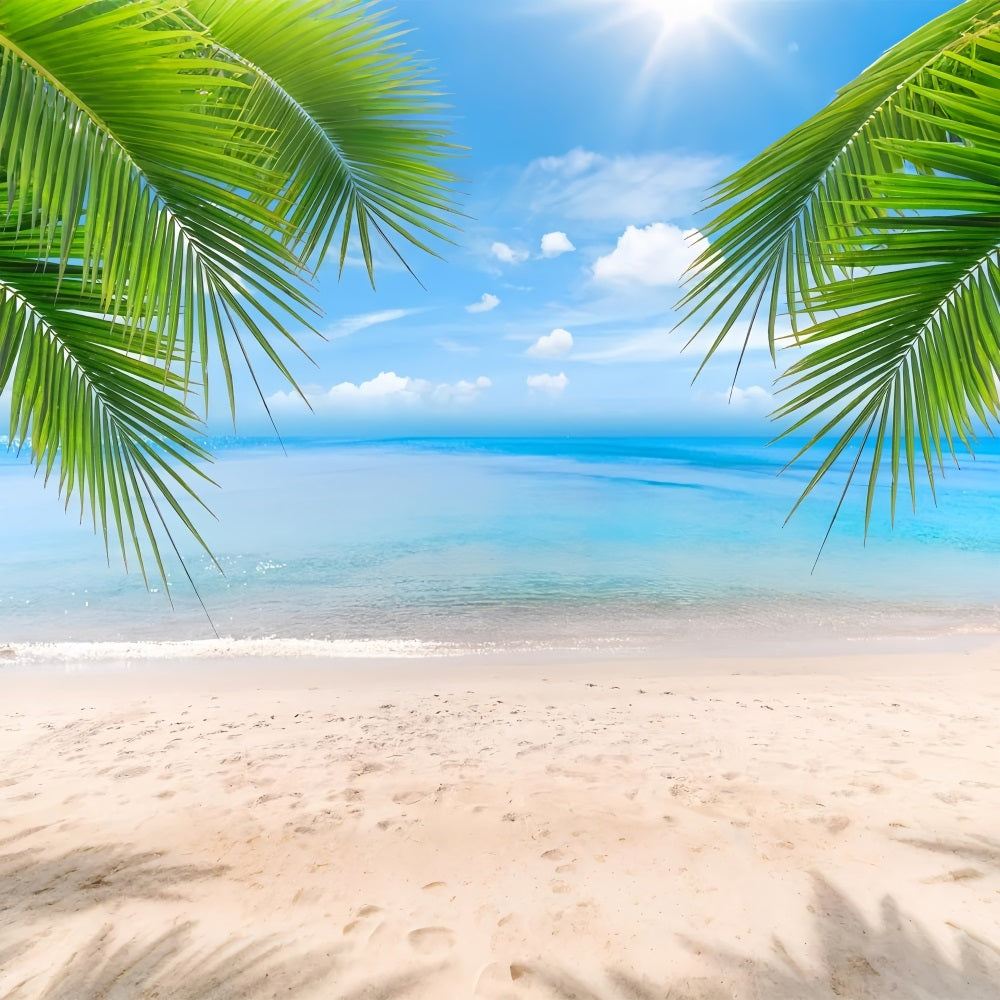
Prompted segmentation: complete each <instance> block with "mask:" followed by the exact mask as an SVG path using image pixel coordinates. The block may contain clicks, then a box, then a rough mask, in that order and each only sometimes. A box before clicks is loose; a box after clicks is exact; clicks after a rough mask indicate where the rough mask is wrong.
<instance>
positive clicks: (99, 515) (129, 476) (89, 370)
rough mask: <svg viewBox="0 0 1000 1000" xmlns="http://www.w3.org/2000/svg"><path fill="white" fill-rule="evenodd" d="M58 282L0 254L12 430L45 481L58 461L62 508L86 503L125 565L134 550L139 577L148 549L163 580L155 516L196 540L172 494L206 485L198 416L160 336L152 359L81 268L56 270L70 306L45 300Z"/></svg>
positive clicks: (0, 351)
mask: <svg viewBox="0 0 1000 1000" xmlns="http://www.w3.org/2000/svg"><path fill="white" fill-rule="evenodd" d="M58 281H59V275H58V272H57V271H56V270H55V269H54V268H53V269H52V270H49V271H45V270H42V271H39V270H36V268H35V267H34V266H33V265H31V264H30V263H25V264H23V265H21V267H20V268H18V267H17V266H15V265H14V264H13V263H12V262H11V261H9V260H5V261H4V277H3V280H2V281H0V386H8V385H9V386H10V388H11V413H10V431H11V438H12V439H14V440H16V441H19V442H28V443H29V444H30V450H31V457H32V460H33V462H34V464H35V466H36V468H38V469H39V470H40V471H41V472H42V473H43V474H44V479H45V481H46V482H47V481H48V480H49V478H50V476H52V475H53V473H54V471H55V470H56V469H57V468H58V476H57V481H58V489H59V491H60V493H61V494H63V495H64V496H65V498H66V504H67V506H68V505H69V502H70V498H71V496H72V495H73V494H74V493H75V494H76V495H77V499H78V502H79V505H80V516H81V518H82V517H83V515H84V510H85V508H86V507H89V509H90V513H91V517H92V521H93V525H94V528H95V530H98V531H100V532H101V533H102V534H103V535H104V537H105V539H106V540H107V539H109V538H112V537H116V538H117V540H118V542H119V545H120V548H121V552H122V555H123V557H124V558H125V561H126V565H127V564H128V561H129V555H130V553H131V554H132V555H133V556H134V558H135V560H136V562H137V565H138V567H139V569H140V570H141V571H142V574H143V578H144V579H147V580H148V576H147V566H146V561H145V557H144V551H145V550H148V551H149V552H150V553H151V555H152V558H153V560H154V564H155V567H156V570H157V573H158V575H159V576H160V577H161V578H165V572H164V568H163V562H162V558H161V553H160V548H159V545H158V543H157V534H158V533H159V532H161V531H162V530H163V529H164V528H166V525H165V524H162V523H157V521H158V520H159V517H160V514H161V513H163V512H164V511H165V509H166V508H169V509H170V510H172V511H173V512H174V514H175V515H176V516H177V517H178V518H179V519H180V521H181V523H183V524H184V525H185V526H186V527H187V528H188V530H189V531H190V532H191V533H192V535H193V536H194V537H195V538H196V539H197V540H198V541H201V539H200V536H199V534H198V532H197V530H196V528H195V526H194V525H193V523H192V522H191V521H190V519H189V517H188V515H187V514H186V512H185V510H184V505H183V504H182V503H181V502H180V499H179V498H181V497H184V496H186V497H187V498H188V499H190V500H194V501H196V502H197V494H196V493H195V491H194V489H193V488H192V486H191V485H190V482H189V479H190V478H195V479H200V480H202V481H208V480H207V477H206V476H205V473H204V472H203V471H202V470H201V467H200V463H203V462H204V461H205V460H206V459H208V458H209V456H208V454H207V453H206V452H205V450H204V449H203V448H202V447H200V446H199V445H198V444H197V442H196V441H195V440H194V437H193V435H194V433H195V430H196V427H197V418H196V417H195V414H194V413H192V412H191V411H190V410H189V409H188V408H187V407H186V406H185V405H184V403H183V402H182V401H181V399H180V397H179V394H178V393H179V391H180V389H181V388H182V386H181V382H180V379H179V378H178V377H177V376H176V375H172V374H170V373H169V372H166V371H165V370H164V364H163V362H164V360H165V357H166V343H165V341H164V340H163V339H162V338H160V337H157V336H155V335H152V334H151V335H148V336H147V337H146V338H145V340H146V343H147V345H148V349H151V350H152V353H151V355H150V356H140V355H136V354H134V353H130V352H128V351H127V350H126V349H125V348H124V346H123V345H124V333H125V331H124V324H122V323H121V322H120V321H116V320H114V319H111V318H109V317H107V316H106V315H103V314H101V313H100V312H99V311H98V310H99V309H100V300H99V298H98V297H97V296H93V295H88V294H87V293H86V292H85V291H84V277H83V273H82V269H81V268H80V267H78V266H75V265H69V266H68V267H67V268H66V269H65V271H64V273H63V275H62V284H63V287H64V293H65V297H66V298H67V299H69V298H70V297H72V301H73V308H71V309H68V308H64V307H62V306H60V305H58V304H55V303H54V300H53V286H54V285H55V284H56V283H57V282H58ZM178 466H179V467H180V468H181V469H183V470H184V471H185V472H186V473H187V474H188V476H187V477H185V476H183V475H181V474H179V472H178Z"/></svg>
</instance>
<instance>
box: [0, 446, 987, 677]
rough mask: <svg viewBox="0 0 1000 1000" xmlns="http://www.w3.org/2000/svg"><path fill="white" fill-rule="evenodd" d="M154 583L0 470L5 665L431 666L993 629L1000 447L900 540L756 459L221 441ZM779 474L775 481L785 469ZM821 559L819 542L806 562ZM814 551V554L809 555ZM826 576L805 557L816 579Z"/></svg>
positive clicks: (837, 478) (628, 449)
mask: <svg viewBox="0 0 1000 1000" xmlns="http://www.w3.org/2000/svg"><path fill="white" fill-rule="evenodd" d="M207 444H208V446H209V447H210V448H211V449H212V450H213V452H214V454H215V456H216V462H215V463H214V465H213V466H212V467H211V469H210V474H211V476H212V477H213V479H214V480H215V481H216V483H217V484H218V488H215V487H212V486H208V487H206V488H205V490H204V496H205V499H206V501H207V503H208V505H209V506H210V507H211V509H212V511H213V513H214V517H213V518H209V517H207V516H206V517H202V518H201V519H200V521H199V526H200V528H201V529H202V532H203V535H204V538H205V540H206V542H207V543H208V545H209V547H210V549H211V551H212V553H213V554H214V556H215V560H216V562H217V563H218V567H216V566H215V565H214V564H213V562H212V560H211V559H210V558H208V556H207V555H206V554H205V553H204V552H203V551H201V550H200V549H199V548H198V546H197V545H195V544H194V543H193V542H192V541H191V540H190V539H189V538H186V537H184V536H182V535H181V536H178V539H177V540H178V546H179V549H180V553H181V556H182V557H183V560H184V563H185V564H186V567H187V570H188V572H190V576H191V582H189V580H188V579H187V576H186V574H185V572H184V570H183V568H182V566H181V564H180V563H179V562H178V561H177V560H176V559H173V558H171V559H170V560H169V561H168V574H167V575H168V581H167V584H168V585H167V586H164V583H163V582H162V581H160V580H158V579H156V578H155V577H154V578H151V579H150V580H149V583H148V586H147V585H146V584H145V583H144V581H143V579H142V576H141V575H140V574H139V573H137V572H135V571H134V570H133V571H131V572H126V571H124V570H123V568H122V565H121V559H120V556H118V555H117V553H116V552H115V551H114V550H113V549H112V551H111V553H110V556H109V555H108V554H107V553H106V552H105V547H104V543H103V540H102V539H101V538H99V537H97V536H96V535H95V534H94V532H93V528H92V525H90V524H89V523H88V522H86V521H85V522H84V523H83V524H82V525H81V523H80V519H79V511H78V509H75V508H73V507H72V505H71V508H70V511H69V512H66V511H65V510H64V508H63V503H62V501H61V500H60V499H59V498H58V497H57V495H56V491H55V490H54V489H51V488H46V489H43V487H42V483H41V481H40V480H39V479H38V478H36V477H35V475H34V473H33V469H32V467H31V465H30V462H28V461H27V460H26V458H25V457H24V456H21V457H18V456H15V455H14V454H11V453H8V454H6V455H5V456H4V457H2V458H0V509H2V511H3V523H4V531H3V533H2V535H0V651H2V649H3V647H4V646H6V647H8V648H9V649H10V650H16V651H17V652H18V653H19V654H21V655H23V656H30V655H32V654H34V655H39V656H42V655H44V656H46V657H49V658H51V657H57V658H58V657H59V656H64V657H75V658H80V657H81V656H85V655H87V652H88V651H90V652H91V653H92V654H93V655H95V656H97V655H103V654H102V651H104V652H105V653H106V652H107V651H108V650H112V651H114V650H115V649H119V651H120V648H121V644H129V645H128V649H129V650H130V655H133V654H136V655H139V654H138V653H137V651H145V653H146V655H150V656H156V655H161V656H168V655H181V654H182V653H183V654H185V655H189V654H190V653H191V652H192V651H198V650H201V651H204V652H206V654H210V653H212V652H213V651H214V652H215V653H218V652H219V651H220V650H226V649H244V650H249V649H253V650H264V651H270V652H282V653H288V654H292V655H295V654H297V653H302V654H309V655H316V654H327V653H328V654H331V655H348V656H366V655H371V656H424V655H431V654H433V655H438V654H448V653H470V652H481V651H497V650H501V651H502V650H511V651H514V650H517V651H531V650H538V649H549V650H615V649H621V650H646V649H661V648H664V647H669V646H670V645H671V644H674V643H685V644H689V645H690V644H692V643H693V644H697V643H698V642H699V641H705V642H708V641H710V640H711V641H713V642H715V641H726V642H737V643H739V642H740V641H742V640H743V639H746V640H748V641H749V640H753V639H756V640H759V639H768V640H772V641H774V640H788V641H795V640H801V639H805V638H824V637H833V638H837V639H840V640H844V641H850V640H854V639H879V638H886V639H892V638H899V637H910V638H921V637H925V636H939V635H942V634H968V633H991V632H994V631H997V630H1000V558H998V556H1000V516H998V515H1000V446H998V445H997V443H996V442H994V441H991V440H989V441H985V442H983V443H982V446H981V447H979V448H977V456H976V458H975V460H971V459H969V458H968V456H966V457H965V458H964V459H963V461H962V463H961V464H962V468H961V469H958V468H955V467H954V466H950V467H946V470H945V472H946V475H945V477H944V479H943V480H941V479H940V478H939V479H938V483H937V497H936V503H935V501H934V499H933V498H932V497H931V494H930V491H929V490H928V489H927V488H926V486H925V487H924V488H923V489H922V491H921V492H920V493H919V494H918V503H917V510H916V512H914V511H913V510H912V509H911V506H910V502H909V497H908V495H907V494H906V492H905V490H903V489H901V491H900V500H899V504H898V509H897V512H896V518H895V523H892V522H891V520H890V517H889V513H888V510H889V485H888V482H886V483H884V484H883V485H882V486H881V487H880V488H879V491H878V493H877V496H876V498H875V512H874V515H873V518H872V522H871V525H870V528H869V531H868V532H867V537H866V532H865V526H864V506H865V490H864V488H863V487H861V486H859V487H858V488H856V489H854V490H853V491H852V492H849V493H848V496H847V499H846V500H845V501H844V504H843V506H842V507H841V508H840V512H839V516H838V517H837V518H836V521H835V523H834V525H833V528H832V530H830V531H829V537H828V538H826V536H827V531H828V528H829V526H830V522H831V517H832V515H833V514H834V512H835V511H836V510H837V507H838V503H839V501H840V497H841V491H842V489H843V485H844V482H845V479H846V476H847V473H848V472H849V466H845V467H844V468H843V469H841V470H839V471H838V470H834V473H833V475H832V476H831V477H830V479H829V482H827V483H824V484H823V485H822V486H821V487H820V488H819V489H817V490H816V492H815V493H814V494H813V495H812V496H811V497H810V498H809V499H807V500H806V502H805V503H804V504H803V505H802V506H801V507H800V508H799V509H798V511H797V512H796V513H795V514H794V515H793V516H792V517H791V518H790V519H789V518H788V514H789V511H790V510H791V508H792V507H793V506H794V504H795V501H796V499H797V498H798V496H799V494H800V493H801V491H802V489H803V487H804V486H805V484H806V483H807V482H808V480H809V478H810V476H811V474H812V471H813V470H814V469H815V461H816V459H807V460H805V461H804V462H800V463H797V464H795V465H793V466H792V467H791V468H789V469H785V466H786V464H787V463H788V461H789V460H790V459H791V458H792V456H793V455H794V454H795V452H796V450H797V446H796V444H795V443H794V442H792V443H789V442H783V443H780V444H770V445H769V444H768V443H767V442H766V441H765V440H763V439H757V438H680V437H674V438H663V437H628V438H624V437H616V438H579V437H549V438H527V437H524V438H511V437H491V438H486V437H484V438H420V439H396V440H378V441H369V440H340V439H338V440H313V439H310V440H292V441H287V440H286V441H284V442H281V443H279V442H278V441H276V440H272V439H234V438H218V439H215V440H212V441H208V442H207ZM783 469H784V471H782V470H783ZM824 538H826V541H825V545H824ZM821 548H822V552H821V551H820V550H821ZM817 556H818V558H817Z"/></svg>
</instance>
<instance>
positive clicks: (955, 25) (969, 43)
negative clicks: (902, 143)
mask: <svg viewBox="0 0 1000 1000" xmlns="http://www.w3.org/2000/svg"><path fill="white" fill-rule="evenodd" d="M998 17H1000V12H998V4H997V2H996V0H967V2H966V3H962V4H959V5H958V7H956V8H955V9H954V10H952V11H950V12H949V13H947V14H943V15H942V16H941V17H939V18H937V19H936V20H934V21H932V22H931V23H930V24H928V25H926V26H925V27H923V28H921V29H920V30H918V31H917V32H915V33H914V34H912V35H911V36H910V37H909V38H907V39H905V40H904V41H902V42H900V43H899V44H898V45H897V46H895V47H894V48H892V49H890V50H889V51H888V52H887V53H886V54H885V55H884V56H882V58H881V59H879V60H878V61H877V62H876V63H875V64H874V65H872V66H871V67H870V68H869V69H867V70H866V71H865V72H864V73H862V74H861V75H860V76H859V77H858V78H857V79H855V80H854V81H853V82H852V83H851V84H849V85H848V86H847V87H845V88H843V89H842V90H841V91H840V92H839V93H838V95H837V97H836V99H835V100H834V101H833V102H832V103H831V104H830V105H828V106H827V107H826V108H824V109H823V110H822V111H821V112H820V113H819V114H817V115H815V116H813V117H812V118H810V119H809V120H808V121H806V122H805V123H804V124H802V125H800V126H799V127H798V128H796V129H794V130H793V131H792V132H790V133H789V134H788V135H786V136H785V137H784V138H782V139H779V140H778V141H777V142H776V143H774V144H773V145H771V146H769V147H768V148H767V149H766V150H765V151H764V152H763V153H761V154H760V155H759V156H757V157H755V158H754V159H753V160H751V161H750V162H749V163H748V164H747V165H746V166H744V167H742V168H741V169H740V170H737V171H736V172H735V173H734V174H732V175H731V176H730V177H728V178H727V179H726V180H724V181H723V182H722V183H721V184H720V185H719V186H718V187H717V189H716V190H715V192H714V195H713V198H712V200H711V202H710V203H709V206H708V207H709V208H715V209H719V211H718V214H717V215H716V216H715V217H714V218H713V219H712V220H711V221H710V222H709V223H708V224H706V225H705V226H703V227H702V233H703V235H704V236H705V237H706V239H707V241H708V242H707V243H706V245H705V246H704V247H703V248H702V250H701V252H700V254H699V257H698V259H697V260H696V262H695V264H694V265H693V266H692V268H691V278H690V284H689V288H688V289H687V291H686V293H685V295H684V297H683V299H682V300H681V305H680V308H681V309H682V310H684V312H685V318H691V317H692V316H695V315H697V316H698V317H699V326H698V328H697V333H701V332H703V331H704V330H705V328H706V327H707V326H708V325H709V324H711V323H713V322H715V321H717V320H721V325H720V329H719V332H718V335H717V336H716V338H715V339H714V341H713V342H712V343H711V345H710V346H709V348H708V352H707V356H706V360H707V358H708V357H710V356H711V355H712V354H713V353H714V352H715V351H716V350H717V349H718V347H719V345H720V344H721V343H722V342H723V340H724V339H725V338H726V337H727V336H728V335H729V334H730V333H731V332H732V331H733V329H734V327H737V326H738V324H739V323H740V321H741V320H742V319H745V318H746V313H747V310H748V308H750V307H751V306H752V305H753V304H754V303H763V304H764V315H765V316H766V318H767V329H768V338H769V341H770V344H771V349H772V352H773V351H774V349H775V347H776V344H775V337H776V327H777V321H778V319H779V318H780V317H781V315H782V314H783V312H784V311H785V310H790V315H791V318H792V322H793V327H796V326H797V323H798V321H799V318H800V317H801V316H802V315H803V314H804V315H806V316H807V317H808V315H809V312H810V310H809V291H810V289H811V288H812V287H814V286H816V285H819V284H822V283H824V282H826V281H827V280H830V279H831V278H832V277H833V276H834V275H833V272H832V271H831V265H830V261H829V254H830V253H831V252H832V251H833V250H835V249H836V247H837V245H838V241H839V240H840V239H842V238H843V237H844V236H845V234H848V233H850V232H851V231H853V230H854V229H855V227H856V226H858V225H860V224H861V223H863V222H864V221H865V220H867V219H869V218H871V216H872V214H873V213H874V212H875V209H874V208H873V206H872V205H871V203H870V201H869V199H868V198H867V190H866V187H865V178H867V177H870V176H872V175H879V174H884V173H892V172H894V171H896V170H898V169H900V168H901V166H902V163H901V161H900V158H899V155H898V154H897V153H896V152H895V151H894V150H893V149H891V148H888V147H886V146H885V145H884V144H883V140H885V139H887V138H912V139H931V140H935V139H945V138H947V132H946V129H945V128H944V127H943V126H942V125H941V123H940V120H939V117H938V116H935V114H934V112H935V111H936V110H937V109H938V104H937V98H938V94H939V91H940V90H942V89H943V84H942V83H941V82H940V81H938V82H937V83H936V84H935V79H934V77H933V71H934V70H935V69H936V68H938V67H940V66H942V65H945V64H947V63H948V62H949V60H952V59H953V56H954V54H955V53H959V54H961V53H966V52H968V51H969V50H971V49H973V48H974V46H975V43H976V40H977V39H979V38H981V37H982V36H983V35H989V34H990V33H992V32H995V30H996V21H997V18H998ZM795 307H798V308H795ZM696 335H697V334H696ZM746 337H747V338H749V329H748V330H747V332H746Z"/></svg>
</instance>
